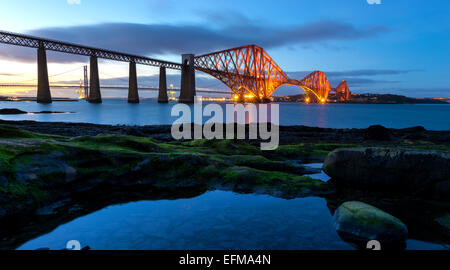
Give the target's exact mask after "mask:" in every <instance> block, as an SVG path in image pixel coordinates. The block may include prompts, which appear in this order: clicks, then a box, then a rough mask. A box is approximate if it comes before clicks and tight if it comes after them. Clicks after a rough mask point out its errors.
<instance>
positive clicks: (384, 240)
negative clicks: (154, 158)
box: [334, 201, 408, 248]
mask: <svg viewBox="0 0 450 270" xmlns="http://www.w3.org/2000/svg"><path fill="white" fill-rule="evenodd" d="M334 220H335V228H336V231H337V232H338V234H339V235H340V236H341V238H342V239H343V240H345V241H348V242H351V243H354V244H355V245H356V246H357V247H360V248H364V247H365V245H366V244H367V242H368V241H370V240H376V241H379V242H380V243H381V244H382V246H383V245H386V246H387V247H404V246H405V241H406V238H407V236H408V228H407V227H406V225H405V224H403V222H401V221H400V220H399V219H398V218H396V217H394V216H392V215H390V214H388V213H386V212H384V211H382V210H380V209H378V208H376V207H374V206H371V205H369V204H366V203H363V202H357V201H350V202H345V203H343V204H342V205H341V206H340V207H339V208H338V209H337V210H336V212H335V214H334Z"/></svg>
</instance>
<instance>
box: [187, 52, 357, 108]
mask: <svg viewBox="0 0 450 270" xmlns="http://www.w3.org/2000/svg"><path fill="white" fill-rule="evenodd" d="M195 68H196V69H197V70H199V71H202V72H204V73H207V74H209V75H211V76H213V77H215V78H217V79H219V80H220V81H222V82H223V83H224V84H225V85H227V86H228V87H229V88H230V89H231V90H232V91H233V93H234V94H235V95H234V99H236V100H239V99H240V100H244V99H251V100H255V101H265V100H269V99H270V97H271V96H272V94H273V93H274V92H275V91H276V90H277V89H278V88H279V87H280V86H282V85H294V86H298V87H301V88H302V89H303V90H304V91H305V92H306V98H305V102H307V103H309V102H316V103H326V102H327V100H328V95H329V93H330V92H336V95H337V96H338V98H339V100H340V101H347V100H348V99H349V98H350V90H349V88H348V85H347V83H346V82H345V81H343V82H341V84H340V85H339V86H338V87H337V88H336V89H333V88H331V86H330V83H329V81H328V79H327V77H326V76H325V74H324V73H323V72H321V71H314V72H313V73H311V74H309V75H308V76H306V77H305V78H303V79H302V80H296V79H290V78H289V77H288V76H287V75H286V73H285V72H284V71H283V70H282V69H281V68H280V67H279V66H278V65H277V64H276V63H275V61H274V60H273V59H272V58H271V57H270V56H269V55H268V54H267V52H265V51H264V49H263V48H261V47H259V46H256V45H248V46H242V47H238V48H233V49H229V50H224V51H219V52H214V53H209V54H205V55H200V56H197V57H195Z"/></svg>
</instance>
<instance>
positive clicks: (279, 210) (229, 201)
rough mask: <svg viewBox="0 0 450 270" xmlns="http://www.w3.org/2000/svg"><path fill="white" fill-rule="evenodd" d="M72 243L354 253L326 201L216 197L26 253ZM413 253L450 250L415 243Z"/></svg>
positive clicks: (135, 206)
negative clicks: (75, 241) (416, 251)
mask: <svg viewBox="0 0 450 270" xmlns="http://www.w3.org/2000/svg"><path fill="white" fill-rule="evenodd" d="M70 240H77V241H79V242H80V243H81V245H82V246H89V247H90V248H91V249H93V250H147V249H188V250H194V249H238V250H239V249H295V250H310V249H312V250H320V249H334V250H335V249H339V250H341V249H353V246H351V245H350V244H348V243H346V242H344V241H343V240H342V239H341V238H340V237H339V236H338V234H337V233H336V231H335V229H334V219H333V216H332V214H331V213H330V210H329V208H328V206H327V201H326V200H325V199H323V198H318V197H308V198H299V199H292V200H286V199H280V198H275V197H272V196H269V195H256V194H236V193H234V192H231V191H218V190H217V191H209V192H206V193H204V194H202V195H200V196H197V197H194V198H189V199H177V200H157V201H139V202H131V203H126V204H121V205H112V206H109V207H106V208H104V209H102V210H99V211H97V212H93V213H91V214H88V215H86V216H83V217H79V218H77V219H75V220H73V221H70V222H68V223H66V224H64V225H60V226H59V227H57V228H56V229H54V230H53V231H51V232H49V233H47V234H44V235H42V236H40V237H37V238H35V239H33V240H30V241H28V242H26V243H24V244H23V245H21V246H20V247H19V248H18V249H20V250H34V249H39V248H50V249H63V248H65V247H66V244H67V242H68V241H70ZM407 249H446V246H445V245H443V244H434V243H427V242H423V241H417V240H412V239H409V240H408V241H407Z"/></svg>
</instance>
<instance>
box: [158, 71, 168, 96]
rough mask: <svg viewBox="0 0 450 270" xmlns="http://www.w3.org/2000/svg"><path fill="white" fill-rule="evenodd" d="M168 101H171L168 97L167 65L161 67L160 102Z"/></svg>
mask: <svg viewBox="0 0 450 270" xmlns="http://www.w3.org/2000/svg"><path fill="white" fill-rule="evenodd" d="M167 102H169V98H168V97H167V78H166V67H160V68H159V95H158V103H167Z"/></svg>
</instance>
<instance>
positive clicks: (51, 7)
mask: <svg viewBox="0 0 450 270" xmlns="http://www.w3.org/2000/svg"><path fill="white" fill-rule="evenodd" d="M368 1H369V2H371V1H372V2H377V1H375V0H346V1H336V0H291V1H287V0H277V1H273V0H271V1H266V0H259V1H251V0H248V1H246V0H239V1H235V0H214V1H213V0H208V1H207V0H195V1H194V0H191V1H184V0H153V1H151V0H127V1H125V0H39V1H30V0H2V1H1V2H0V10H1V14H2V16H0V29H1V30H4V31H11V32H19V33H26V34H31V35H35V36H41V37H47V38H52V39H58V40H64V41H69V42H75V43H81V44H85V45H90V46H97V47H101V48H108V49H113V50H118V51H123V52H129V53H134V54H140V55H146V56H151V57H158V58H161V59H164V60H170V61H176V62H180V58H181V56H180V55H181V54H182V53H195V54H202V53H208V52H213V51H216V50H221V49H227V48H232V47H237V46H241V45H246V44H257V45H259V46H262V47H264V48H265V50H266V51H267V52H268V53H269V54H270V55H271V57H272V58H273V59H274V60H275V61H276V62H277V64H278V65H279V66H280V67H281V68H282V69H283V70H284V71H285V72H287V73H288V74H289V76H291V77H294V78H302V77H303V76H305V75H306V74H308V73H309V72H311V71H313V70H322V71H324V72H325V73H326V74H327V76H328V77H329V80H330V82H331V84H332V86H336V85H335V84H337V83H339V82H340V81H341V80H344V79H345V80H347V81H348V82H349V86H350V89H351V90H352V91H353V92H356V93H366V92H373V93H394V94H401V95H407V96H413V97H450V80H449V77H450V76H449V75H450V50H449V48H450V19H449V17H448V16H449V14H450V1H447V0H444V1H442V0H441V1H437V0H428V1H425V0H381V1H380V2H381V3H380V4H369V3H368ZM48 61H49V73H50V74H53V73H58V72H59V71H64V70H70V69H71V68H72V69H73V68H75V69H76V68H77V67H78V66H80V65H82V64H86V63H87V61H88V59H87V58H85V57H74V56H70V55H63V54H59V53H49V54H48ZM35 62H36V54H35V51H34V50H31V49H24V48H18V47H12V46H9V45H3V44H1V45H0V82H2V81H3V82H5V81H21V80H24V79H29V78H32V77H33V76H35V69H36V67H35V66H36V64H35ZM100 68H101V69H103V71H104V74H103V75H102V76H107V75H105V74H109V75H110V77H124V78H125V77H127V65H126V64H125V63H114V62H110V61H102V62H101V67H100ZM80 70H81V69H80ZM138 71H139V73H140V75H142V76H148V77H151V76H152V75H154V74H156V72H157V70H156V69H154V68H148V67H139V70H138ZM79 73H81V72H78V73H75V74H73V75H70V76H71V77H70V76H69V75H67V77H66V78H64V79H65V80H79V79H80V75H79ZM200 77H201V75H200ZM204 81H208V80H206V79H203V80H202V82H201V83H204ZM211 82H212V83H213V84H214V83H215V81H213V80H211ZM217 84H218V85H220V83H217ZM279 91H280V92H281V93H288V92H289V94H291V93H292V91H294V90H292V89H290V88H289V89H280V90H279ZM283 91H284V92H283ZM295 91H298V90H295Z"/></svg>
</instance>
